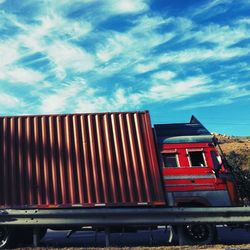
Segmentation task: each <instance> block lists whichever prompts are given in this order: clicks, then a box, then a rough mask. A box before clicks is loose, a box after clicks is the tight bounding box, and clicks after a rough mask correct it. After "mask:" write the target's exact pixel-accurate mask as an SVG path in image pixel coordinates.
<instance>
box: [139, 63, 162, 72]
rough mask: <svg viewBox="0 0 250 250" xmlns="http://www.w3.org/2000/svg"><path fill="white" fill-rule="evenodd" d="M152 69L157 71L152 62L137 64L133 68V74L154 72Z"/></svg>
mask: <svg viewBox="0 0 250 250" xmlns="http://www.w3.org/2000/svg"><path fill="white" fill-rule="evenodd" d="M154 69H157V65H156V64H155V63H152V62H151V63H148V62H145V63H139V64H137V65H135V67H134V71H135V73H139V74H142V73H146V72H148V71H151V70H154Z"/></svg>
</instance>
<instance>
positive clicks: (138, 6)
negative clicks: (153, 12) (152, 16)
mask: <svg viewBox="0 0 250 250" xmlns="http://www.w3.org/2000/svg"><path fill="white" fill-rule="evenodd" d="M105 9H106V11H108V12H111V13H113V14H125V13H126V14H129V13H141V12H145V11H147V10H148V9H149V6H148V4H147V2H146V1H145V0H120V1H116V0H107V1H106V6H105Z"/></svg>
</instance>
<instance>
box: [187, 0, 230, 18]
mask: <svg viewBox="0 0 250 250" xmlns="http://www.w3.org/2000/svg"><path fill="white" fill-rule="evenodd" d="M232 1H233V0H212V1H208V2H206V3H205V4H204V5H202V6H199V7H198V8H197V10H195V11H194V10H192V14H193V15H194V16H195V15H201V14H203V15H204V14H208V15H209V16H210V15H215V14H216V13H223V12H226V11H227V9H228V8H229V6H230V4H231V3H232ZM219 7H220V8H219ZM212 10H213V11H212Z"/></svg>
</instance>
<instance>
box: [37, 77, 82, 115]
mask: <svg viewBox="0 0 250 250" xmlns="http://www.w3.org/2000/svg"><path fill="white" fill-rule="evenodd" d="M84 86H85V82H84V81H83V80H79V82H77V83H76V82H72V83H70V84H67V85H64V86H61V87H59V86H58V87H57V88H55V89H54V90H53V93H52V94H47V95H44V94H42V95H40V99H41V106H40V108H39V109H40V112H42V113H47V114H48V113H56V112H59V113H60V112H62V111H64V110H67V105H70V102H74V99H75V98H76V95H77V93H78V92H79V91H80V90H81V89H83V88H84Z"/></svg>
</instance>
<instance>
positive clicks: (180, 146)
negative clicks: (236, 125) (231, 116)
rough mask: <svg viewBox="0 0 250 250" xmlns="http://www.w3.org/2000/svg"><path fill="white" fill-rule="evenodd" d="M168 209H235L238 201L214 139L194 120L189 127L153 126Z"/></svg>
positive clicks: (184, 124)
mask: <svg viewBox="0 0 250 250" xmlns="http://www.w3.org/2000/svg"><path fill="white" fill-rule="evenodd" d="M154 130H155V135H156V138H157V144H158V148H159V161H160V166H161V172H162V178H163V185H164V191H165V195H166V200H167V203H168V205H169V206H185V205H187V206H189V205H192V206H194V205H195V206H232V205H236V203H237V201H238V198H237V194H236V190H235V186H234V184H233V182H232V178H231V174H230V171H229V170H228V169H226V168H225V166H224V165H223V163H222V160H221V157H220V155H219V153H218V151H217V148H216V141H215V138H214V136H213V135H212V134H211V133H210V132H209V131H208V130H207V129H206V128H205V127H204V126H203V125H202V124H201V123H200V122H199V121H198V120H197V119H196V118H195V117H194V116H192V118H191V121H190V123H178V124H158V125H155V126H154Z"/></svg>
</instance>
